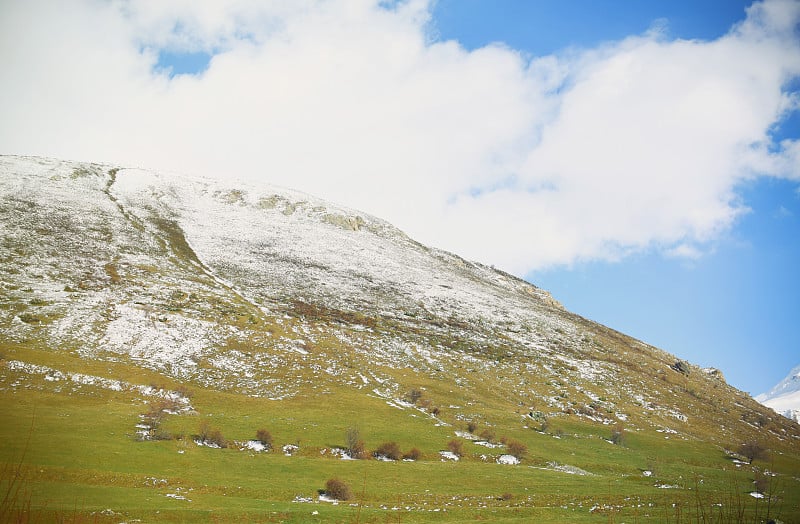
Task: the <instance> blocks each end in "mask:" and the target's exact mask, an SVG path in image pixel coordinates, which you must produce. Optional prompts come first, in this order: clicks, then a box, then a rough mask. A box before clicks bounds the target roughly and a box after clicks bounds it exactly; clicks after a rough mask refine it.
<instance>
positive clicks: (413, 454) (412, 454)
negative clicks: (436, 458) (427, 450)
mask: <svg viewBox="0 0 800 524" xmlns="http://www.w3.org/2000/svg"><path fill="white" fill-rule="evenodd" d="M403 458H404V459H408V460H419V459H421V458H422V451H420V450H419V448H411V449H410V450H408V451H406V452H405V453H404V454H403Z"/></svg>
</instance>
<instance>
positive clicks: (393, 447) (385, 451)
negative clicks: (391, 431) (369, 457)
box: [375, 441, 402, 460]
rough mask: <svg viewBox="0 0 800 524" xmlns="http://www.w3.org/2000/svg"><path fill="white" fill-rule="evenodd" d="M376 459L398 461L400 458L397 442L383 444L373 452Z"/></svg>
mask: <svg viewBox="0 0 800 524" xmlns="http://www.w3.org/2000/svg"><path fill="white" fill-rule="evenodd" d="M375 456H376V457H386V458H387V459H389V460H399V459H400V457H401V456H402V453H401V451H400V445H399V444H398V443H397V442H394V441H392V442H384V443H383V444H381V445H380V446H378V449H376V450H375Z"/></svg>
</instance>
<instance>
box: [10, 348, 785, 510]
mask: <svg viewBox="0 0 800 524" xmlns="http://www.w3.org/2000/svg"><path fill="white" fill-rule="evenodd" d="M11 353H14V354H15V355H19V354H22V353H24V354H25V356H27V357H28V358H29V359H31V357H35V356H36V353H37V352H32V351H28V352H24V351H22V350H16V351H13V350H12V351H11ZM41 356H42V357H46V358H43V360H47V361H48V364H49V365H50V366H53V367H55V365H57V364H60V365H61V367H62V368H63V367H68V365H69V364H70V362H72V363H73V364H74V363H75V362H74V361H73V360H72V357H70V356H69V355H67V354H64V355H63V356H62V357H61V362H59V355H57V354H53V353H42V354H41ZM94 365H95V366H98V368H97V369H95V370H94V371H96V372H99V371H101V369H100V367H101V366H102V365H101V364H100V363H94ZM85 367H86V366H84V370H83V372H84V373H88V370H86V369H85ZM89 367H91V366H89ZM105 371H106V372H108V371H113V372H114V373H115V376H116V377H117V378H121V379H124V380H128V381H130V382H135V381H137V380H140V381H141V380H142V379H145V380H146V379H151V380H160V381H161V382H162V383H163V385H164V386H166V387H170V386H172V387H175V386H177V384H176V383H175V381H174V380H173V379H169V378H167V377H157V376H143V375H148V374H150V372H145V373H143V372H142V370H140V369H138V368H136V367H129V366H123V365H119V364H118V365H116V366H115V367H114V368H112V369H110V370H109V369H108V368H107V369H105ZM2 374H3V377H2V382H0V384H1V388H2V391H1V392H0V405H1V406H2V409H1V410H0V416H1V417H2V420H0V438H1V439H2V441H3V442H4V445H3V446H2V451H0V458H1V459H2V461H3V464H4V466H3V471H2V474H3V478H2V482H3V484H2V487H3V494H4V496H5V500H4V502H3V508H2V514H1V515H2V518H3V519H4V521H14V522H16V521H22V522H49V521H62V522H132V521H136V520H139V521H142V522H214V521H216V522H236V521H247V522H316V521H329V522H427V521H430V522H440V521H445V520H446V521H456V522H457V521H477V520H487V521H492V522H525V521H551V522H555V521H558V522H609V521H610V522H757V521H761V520H762V519H765V518H766V516H767V515H769V516H770V517H776V516H777V517H778V518H781V519H782V520H783V521H784V522H792V521H796V520H797V519H799V518H800V512H798V509H797V508H800V479H799V478H798V472H800V457H798V456H797V455H796V454H794V455H793V454H790V453H786V452H780V451H779V452H773V453H772V454H771V457H770V459H769V462H763V461H761V462H759V461H756V462H754V464H753V465H747V464H738V465H737V464H736V463H735V462H734V460H733V459H732V458H731V457H730V456H729V455H727V454H726V453H725V452H724V450H723V449H721V448H719V447H717V446H713V445H709V444H707V443H705V442H702V441H700V440H697V439H692V438H688V437H682V436H680V435H674V434H672V435H670V434H663V433H658V432H655V431H633V432H628V433H627V434H626V436H625V442H624V445H614V444H611V443H610V442H609V441H608V440H607V439H608V438H609V435H610V428H609V427H607V426H606V425H602V424H596V423H587V422H585V421H581V420H575V419H574V418H570V417H564V419H563V420H556V421H553V422H551V424H550V426H551V427H550V428H548V432H547V433H542V432H540V431H536V430H534V429H531V428H525V427H524V426H523V425H522V424H521V423H520V419H519V417H517V416H514V417H509V416H507V417H503V416H501V415H502V414H501V413H500V412H499V411H500V410H498V412H497V413H493V412H492V409H491V408H492V406H486V408H487V409H486V411H485V413H486V416H487V418H488V419H491V420H493V426H492V429H493V431H494V432H495V433H496V434H497V438H500V436H507V437H509V438H514V439H518V440H520V441H522V442H524V444H525V445H526V446H527V448H528V453H527V455H526V456H525V457H524V458H523V460H522V462H521V464H519V465H503V464H497V463H495V457H496V456H498V455H500V454H501V453H503V449H502V448H486V447H484V446H479V445H477V444H474V443H473V442H470V441H469V440H465V439H460V440H464V456H463V457H462V458H461V460H459V461H458V462H453V461H443V460H442V458H441V457H440V455H439V451H441V450H445V449H447V443H448V441H450V440H452V439H454V438H455V439H459V437H457V436H456V433H455V432H456V431H464V428H462V427H459V424H458V423H457V422H456V421H451V422H445V421H444V420H440V421H437V420H436V419H434V418H431V417H430V416H426V415H425V414H424V413H422V412H421V411H419V410H416V409H398V408H396V407H391V406H389V405H387V403H386V402H385V401H384V399H381V398H377V397H374V396H369V395H364V394H362V393H358V392H352V391H350V390H347V389H342V390H338V391H333V392H331V393H328V394H320V393H317V392H309V393H308V394H300V395H297V396H296V397H295V398H293V399H292V400H286V401H270V400H264V399H256V398H249V397H245V396H241V395H237V394H235V393H223V392H219V391H215V390H212V389H205V388H198V387H195V388H194V391H193V395H192V398H191V403H192V406H193V410H192V411H191V412H187V413H185V414H179V415H166V416H165V418H164V421H163V423H162V426H163V429H164V430H165V431H166V432H168V433H169V434H171V435H172V436H173V437H172V438H171V439H169V440H157V441H155V440H153V441H141V440H140V439H139V437H138V436H137V434H136V424H138V423H140V422H141V419H140V415H141V414H142V413H144V412H145V411H146V410H147V403H146V399H142V398H137V397H136V395H131V393H130V392H128V391H109V390H108V389H106V388H103V387H96V386H92V385H80V386H76V384H75V383H67V381H65V380H61V381H48V380H47V379H45V378H43V377H38V376H36V375H31V374H28V375H25V374H24V373H15V372H14V371H13V370H11V369H9V368H8V366H6V367H5V369H3V370H2ZM13 384H16V385H15V386H13V387H12V385H13ZM67 386H69V387H67ZM59 389H60V391H59ZM203 420H207V421H209V423H210V424H211V426H212V427H216V428H219V429H220V430H221V432H222V434H223V435H224V436H225V438H226V439H228V440H229V441H240V442H243V441H247V440H248V439H253V438H255V432H256V430H257V429H259V428H267V429H269V431H270V432H271V433H272V435H273V437H274V444H275V445H274V447H275V448H276V449H273V450H272V451H270V452H266V453H257V452H253V451H249V450H245V451H242V450H240V449H237V448H236V447H231V448H225V449H215V448H210V447H207V446H199V445H197V444H196V443H195V442H194V441H193V438H192V435H193V434H195V433H197V432H198V427H199V425H200V422H201V421H203ZM556 426H557V427H556ZM352 427H357V428H358V430H359V432H360V435H361V437H362V438H363V439H364V441H365V442H366V445H367V448H368V449H374V448H375V447H377V446H378V444H380V443H381V442H384V441H389V440H392V441H396V442H397V443H398V444H399V445H400V447H401V449H403V450H408V449H410V448H411V447H417V448H419V449H420V450H421V451H422V452H423V456H422V458H421V459H420V460H418V461H415V462H407V461H394V462H386V461H379V460H374V459H370V460H342V459H341V458H339V457H337V456H334V455H333V453H332V450H333V449H334V448H337V447H344V446H345V444H346V443H345V435H346V432H347V430H348V428H352ZM479 430H480V428H478V429H476V432H478V431H479ZM462 434H463V433H462ZM285 444H293V445H297V446H299V450H297V451H296V452H295V453H294V454H293V455H292V456H286V455H285V454H284V453H283V452H282V450H281V447H282V446H283V445H285ZM764 470H769V471H772V472H774V473H776V476H774V477H772V476H769V477H767V478H768V479H769V480H768V482H770V483H771V484H769V485H768V487H767V488H766V489H764V492H765V494H766V498H764V499H761V498H754V497H753V496H751V495H750V493H751V492H753V491H754V490H755V488H754V486H753V480H754V479H755V477H756V476H757V472H759V471H764ZM568 471H571V472H572V473H570V472H568ZM576 472H577V473H585V474H576ZM645 472H648V473H645ZM332 477H338V478H340V479H342V480H344V481H345V482H347V483H348V484H349V485H350V487H351V489H352V491H353V493H354V496H353V498H352V500H350V501H342V502H338V503H333V502H320V501H319V495H320V492H321V490H323V489H324V487H325V482H326V480H327V479H329V478H332Z"/></svg>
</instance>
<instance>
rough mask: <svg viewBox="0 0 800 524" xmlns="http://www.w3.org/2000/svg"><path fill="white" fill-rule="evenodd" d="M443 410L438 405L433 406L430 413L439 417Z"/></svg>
mask: <svg viewBox="0 0 800 524" xmlns="http://www.w3.org/2000/svg"><path fill="white" fill-rule="evenodd" d="M441 412H442V410H441V409H439V407H438V406H433V407H432V408H431V409H429V410H428V413H430V414H431V415H433V416H434V417H438V416H439V413H441Z"/></svg>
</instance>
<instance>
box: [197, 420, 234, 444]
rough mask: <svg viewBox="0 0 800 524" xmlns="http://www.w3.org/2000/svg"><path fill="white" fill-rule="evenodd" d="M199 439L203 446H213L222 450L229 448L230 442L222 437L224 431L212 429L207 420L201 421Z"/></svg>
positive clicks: (198, 432)
mask: <svg viewBox="0 0 800 524" xmlns="http://www.w3.org/2000/svg"><path fill="white" fill-rule="evenodd" d="M197 439H198V440H199V441H200V442H202V443H203V444H213V445H216V446H219V447H221V448H224V447H227V446H228V441H227V440H225V437H223V436H222V431H220V430H219V428H215V427H212V426H211V424H210V423H209V422H208V421H207V420H202V421H200V425H199V426H198V431H197Z"/></svg>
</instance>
